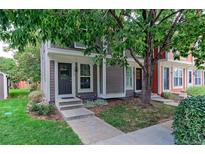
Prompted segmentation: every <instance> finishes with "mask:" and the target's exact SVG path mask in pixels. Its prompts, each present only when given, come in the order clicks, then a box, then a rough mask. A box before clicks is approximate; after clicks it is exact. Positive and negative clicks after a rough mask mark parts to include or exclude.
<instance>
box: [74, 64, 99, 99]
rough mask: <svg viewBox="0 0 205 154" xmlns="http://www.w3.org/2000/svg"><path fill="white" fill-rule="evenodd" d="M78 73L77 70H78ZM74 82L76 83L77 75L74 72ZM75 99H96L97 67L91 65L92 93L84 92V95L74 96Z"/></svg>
mask: <svg viewBox="0 0 205 154" xmlns="http://www.w3.org/2000/svg"><path fill="white" fill-rule="evenodd" d="M78 71H79V70H78ZM76 81H78V73H77V72H76ZM77 84H78V83H77V82H76V89H77V87H78V85H77ZM76 96H77V97H79V98H81V99H85V100H86V99H90V100H92V99H96V98H97V65H93V92H86V93H78V92H77V94H76Z"/></svg>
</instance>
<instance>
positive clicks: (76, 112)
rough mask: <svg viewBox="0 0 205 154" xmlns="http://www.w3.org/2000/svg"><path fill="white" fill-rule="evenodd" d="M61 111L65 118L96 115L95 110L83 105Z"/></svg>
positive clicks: (72, 118) (73, 118)
mask: <svg viewBox="0 0 205 154" xmlns="http://www.w3.org/2000/svg"><path fill="white" fill-rule="evenodd" d="M61 113H62V115H63V117H64V119H65V120H75V119H81V118H86V117H89V116H93V115H94V112H92V111H90V110H88V109H86V108H83V107H81V108H76V109H71V110H62V111H61Z"/></svg>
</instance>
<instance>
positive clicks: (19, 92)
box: [9, 89, 29, 98]
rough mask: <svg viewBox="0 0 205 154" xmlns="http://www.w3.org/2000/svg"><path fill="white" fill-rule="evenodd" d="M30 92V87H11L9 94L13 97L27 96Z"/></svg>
mask: <svg viewBox="0 0 205 154" xmlns="http://www.w3.org/2000/svg"><path fill="white" fill-rule="evenodd" d="M28 93H29V89H9V96H10V97H11V98H15V97H21V96H25V95H27V94H28Z"/></svg>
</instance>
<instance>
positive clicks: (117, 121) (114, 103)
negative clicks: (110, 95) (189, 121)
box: [90, 98, 175, 132]
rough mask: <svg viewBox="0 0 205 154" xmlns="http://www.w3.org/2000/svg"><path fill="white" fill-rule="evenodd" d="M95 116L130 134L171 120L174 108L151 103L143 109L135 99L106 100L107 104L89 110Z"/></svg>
mask: <svg viewBox="0 0 205 154" xmlns="http://www.w3.org/2000/svg"><path fill="white" fill-rule="evenodd" d="M90 110H91V111H94V112H95V113H96V115H97V116H99V117H100V118H101V119H103V120H105V121H106V122H107V123H109V124H111V125H112V126H114V127H116V128H118V129H120V130H122V131H123V132H131V131H134V130H138V129H141V128H145V127H149V126H151V125H155V124H158V123H161V122H165V121H167V120H171V119H172V118H173V115H174V111H175V107H173V106H169V105H165V104H162V103H155V102H154V103H152V106H148V107H144V106H142V105H141V104H140V103H139V100H138V99H137V98H132V99H129V100H128V99H127V100H122V99H112V100H108V104H107V105H104V106H97V107H94V108H90Z"/></svg>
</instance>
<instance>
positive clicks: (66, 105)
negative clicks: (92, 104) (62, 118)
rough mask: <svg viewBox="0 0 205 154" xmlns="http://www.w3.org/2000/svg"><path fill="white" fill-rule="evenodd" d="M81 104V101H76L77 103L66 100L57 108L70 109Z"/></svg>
mask: <svg viewBox="0 0 205 154" xmlns="http://www.w3.org/2000/svg"><path fill="white" fill-rule="evenodd" d="M82 106H83V103H82V102H77V103H73V102H72V103H71V104H70V102H68V103H65V102H64V103H63V105H59V109H60V110H70V109H75V108H80V107H82Z"/></svg>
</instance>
